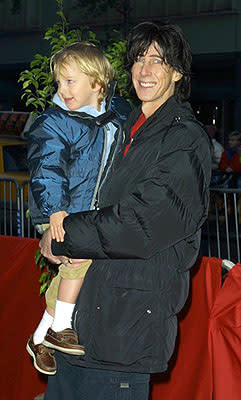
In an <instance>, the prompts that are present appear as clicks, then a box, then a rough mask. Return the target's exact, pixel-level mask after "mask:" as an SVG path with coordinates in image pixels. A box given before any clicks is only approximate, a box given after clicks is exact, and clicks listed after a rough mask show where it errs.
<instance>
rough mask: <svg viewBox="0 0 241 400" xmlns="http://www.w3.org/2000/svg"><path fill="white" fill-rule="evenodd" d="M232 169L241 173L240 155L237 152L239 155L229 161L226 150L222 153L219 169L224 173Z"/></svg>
mask: <svg viewBox="0 0 241 400" xmlns="http://www.w3.org/2000/svg"><path fill="white" fill-rule="evenodd" d="M228 167H230V168H232V170H233V171H234V172H241V162H240V155H239V152H238V151H237V153H236V154H235V155H234V156H233V157H232V158H231V160H229V159H228V157H227V153H226V151H225V150H224V152H223V153H222V156H221V160H220V163H219V168H220V169H221V170H222V171H224V172H225V171H226V168H228Z"/></svg>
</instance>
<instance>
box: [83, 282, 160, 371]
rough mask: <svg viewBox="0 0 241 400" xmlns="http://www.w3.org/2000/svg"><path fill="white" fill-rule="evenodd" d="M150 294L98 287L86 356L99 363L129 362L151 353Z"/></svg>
mask: <svg viewBox="0 0 241 400" xmlns="http://www.w3.org/2000/svg"><path fill="white" fill-rule="evenodd" d="M152 304H153V293H152V292H151V291H146V290H138V289H129V288H128V289H125V288H118V287H114V288H113V287H112V288H109V287H105V288H102V287H100V288H99V289H98V293H97V302H96V309H95V315H94V321H95V325H94V326H93V327H92V329H93V330H92V335H91V338H90V342H89V344H88V350H87V352H88V356H89V357H90V358H92V359H95V360H99V361H101V362H102V363H103V362H107V363H114V364H115V363H118V364H122V365H131V364H132V363H136V362H140V364H142V361H141V360H144V359H145V358H148V357H150V356H151V352H152V320H153V317H154V315H153V307H152Z"/></svg>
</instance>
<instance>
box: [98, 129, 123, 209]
mask: <svg viewBox="0 0 241 400" xmlns="http://www.w3.org/2000/svg"><path fill="white" fill-rule="evenodd" d="M117 129H119V132H117V133H118V136H119V134H120V130H121V128H120V125H119V128H117ZM117 146H118V138H117V141H116V146H115V149H114V151H113V153H112V157H111V159H110V160H109V163H108V166H107V169H106V173H105V177H104V178H103V179H102V182H101V184H100V185H99V187H98V188H97V191H96V197H95V199H94V209H95V210H99V193H100V189H101V188H102V186H103V183H104V182H105V180H106V178H107V176H108V172H109V170H110V167H111V165H112V163H113V160H114V157H115V155H116V151H117Z"/></svg>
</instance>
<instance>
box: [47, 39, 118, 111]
mask: <svg viewBox="0 0 241 400" xmlns="http://www.w3.org/2000/svg"><path fill="white" fill-rule="evenodd" d="M73 61H74V62H75V63H76V64H77V66H78V67H79V69H80V71H81V72H83V73H85V74H86V75H88V76H89V78H90V83H91V86H92V87H93V88H94V87H95V85H96V84H97V83H98V84H99V85H100V86H101V89H100V92H99V96H98V103H99V104H100V103H101V102H102V101H103V99H104V98H105V97H106V96H107V94H108V85H109V82H110V81H111V80H112V79H113V78H114V70H113V67H112V65H111V63H110V62H109V60H108V59H107V58H106V56H105V55H104V54H103V52H102V51H101V50H100V49H99V48H98V47H96V46H95V45H94V44H93V43H90V42H76V43H72V44H71V45H69V46H66V47H65V48H63V49H62V50H60V51H58V52H57V53H56V54H54V55H53V56H52V57H51V59H50V70H51V72H52V74H53V76H54V79H55V80H57V79H58V76H59V74H60V73H61V69H62V68H63V67H65V66H66V65H70V64H71V63H72V62H73Z"/></svg>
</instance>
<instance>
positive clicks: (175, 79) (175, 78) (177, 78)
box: [172, 69, 183, 82]
mask: <svg viewBox="0 0 241 400" xmlns="http://www.w3.org/2000/svg"><path fill="white" fill-rule="evenodd" d="M182 77H183V75H182V74H181V72H178V71H176V70H175V69H174V71H173V76H172V80H173V82H178V81H180V79H182Z"/></svg>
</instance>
